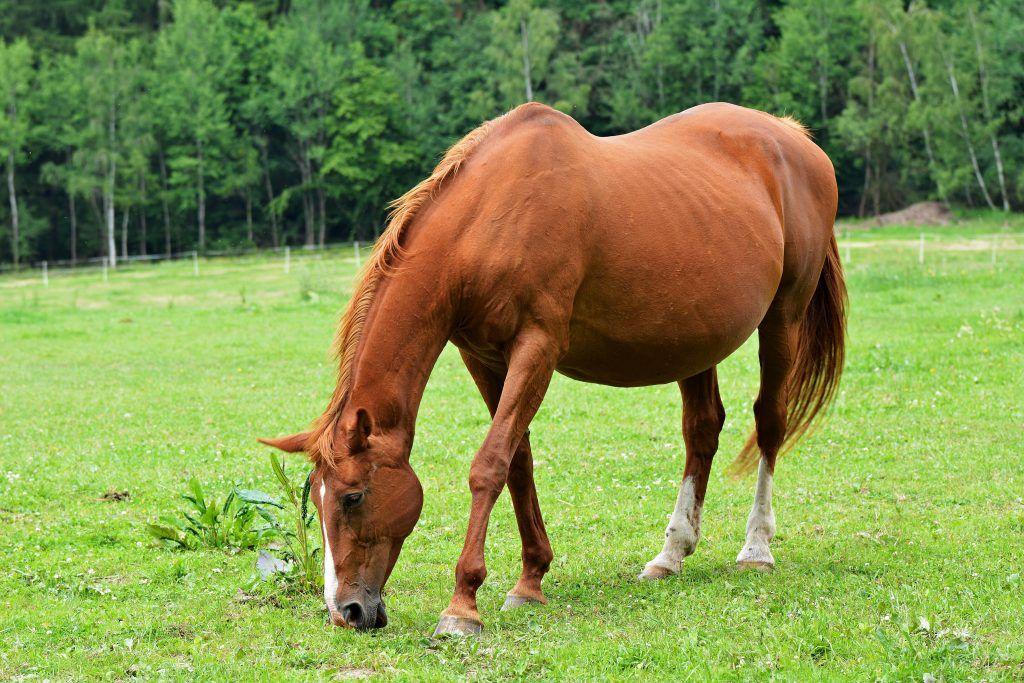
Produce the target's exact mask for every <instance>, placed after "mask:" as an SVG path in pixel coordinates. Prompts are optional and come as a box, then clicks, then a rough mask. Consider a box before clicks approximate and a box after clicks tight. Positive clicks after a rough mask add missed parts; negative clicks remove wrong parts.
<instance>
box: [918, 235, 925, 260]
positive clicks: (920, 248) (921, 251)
mask: <svg viewBox="0 0 1024 683" xmlns="http://www.w3.org/2000/svg"><path fill="white" fill-rule="evenodd" d="M917 262H918V263H922V264H923V263H924V233H923V232H922V233H921V243H920V245H919V246H918V249H917Z"/></svg>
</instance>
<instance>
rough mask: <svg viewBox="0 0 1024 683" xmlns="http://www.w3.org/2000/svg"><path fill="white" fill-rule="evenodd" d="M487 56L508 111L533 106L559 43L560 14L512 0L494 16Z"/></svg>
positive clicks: (501, 100) (502, 101)
mask: <svg viewBox="0 0 1024 683" xmlns="http://www.w3.org/2000/svg"><path fill="white" fill-rule="evenodd" d="M493 17H494V18H493V24H492V29H491V31H492V34H491V35H492V38H491V44H490V46H488V48H487V51H486V52H487V54H488V56H489V57H490V58H491V60H492V61H493V63H494V67H495V69H494V74H495V77H496V85H497V90H498V93H499V96H500V98H501V99H500V102H501V105H502V106H503V107H504V108H505V109H509V108H511V107H514V106H515V105H517V104H520V103H522V102H532V101H533V100H534V98H535V94H536V93H535V90H537V89H539V87H540V85H541V83H542V82H543V80H544V79H545V77H546V76H547V74H548V69H549V66H550V63H551V58H552V55H553V53H554V51H555V46H556V44H557V39H558V14H557V13H556V12H555V11H554V10H550V9H543V8H540V7H534V6H533V2H532V0H511V1H510V2H509V3H508V4H507V5H505V6H504V7H503V8H501V9H500V10H498V11H497V12H495V13H494V15H493Z"/></svg>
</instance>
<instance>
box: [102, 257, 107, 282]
mask: <svg viewBox="0 0 1024 683" xmlns="http://www.w3.org/2000/svg"><path fill="white" fill-rule="evenodd" d="M103 281H104V282H106V281H107V257H106V256H104V257H103Z"/></svg>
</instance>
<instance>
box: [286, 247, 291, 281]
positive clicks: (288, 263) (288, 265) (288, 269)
mask: <svg viewBox="0 0 1024 683" xmlns="http://www.w3.org/2000/svg"><path fill="white" fill-rule="evenodd" d="M290 272H292V248H291V247H289V246H288V245H287V244H286V245H284V274H285V275H287V274H288V273H290Z"/></svg>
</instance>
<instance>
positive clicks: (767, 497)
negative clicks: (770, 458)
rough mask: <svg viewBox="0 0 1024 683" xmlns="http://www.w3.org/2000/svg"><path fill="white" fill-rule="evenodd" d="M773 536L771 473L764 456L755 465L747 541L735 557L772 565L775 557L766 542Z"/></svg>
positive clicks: (773, 513) (754, 563)
mask: <svg viewBox="0 0 1024 683" xmlns="http://www.w3.org/2000/svg"><path fill="white" fill-rule="evenodd" d="M774 536H775V512H774V511H773V510H772V473H771V472H769V471H768V464H767V462H765V459H764V458H761V463H760V464H759V465H758V467H757V490H756V491H755V492H754V506H753V507H752V508H751V509H750V517H748V518H747V542H746V543H745V544H744V545H743V550H741V551H740V554H739V555H738V556H737V557H736V561H737V562H739V563H741V564H752V565H762V566H774V565H775V558H773V557H772V551H771V550H769V549H768V542H769V541H771V540H772V538H773V537H774Z"/></svg>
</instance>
